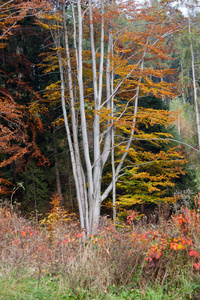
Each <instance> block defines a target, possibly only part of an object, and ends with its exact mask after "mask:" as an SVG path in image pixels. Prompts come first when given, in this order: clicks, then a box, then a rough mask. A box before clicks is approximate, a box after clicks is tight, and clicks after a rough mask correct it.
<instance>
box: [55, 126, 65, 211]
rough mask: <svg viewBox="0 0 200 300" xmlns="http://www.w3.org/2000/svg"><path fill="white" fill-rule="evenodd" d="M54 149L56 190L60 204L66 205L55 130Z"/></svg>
mask: <svg viewBox="0 0 200 300" xmlns="http://www.w3.org/2000/svg"><path fill="white" fill-rule="evenodd" d="M53 149H54V160H55V175H56V189H57V193H58V195H59V196H60V198H61V202H60V204H61V205H63V204H64V198H63V194H62V189H61V183H60V172H59V167H58V157H57V154H58V151H57V145H56V140H55V131H54V130H53Z"/></svg>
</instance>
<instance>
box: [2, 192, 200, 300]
mask: <svg viewBox="0 0 200 300" xmlns="http://www.w3.org/2000/svg"><path fill="white" fill-rule="evenodd" d="M52 205H53V207H52V211H51V212H50V213H49V214H48V215H47V217H46V218H45V219H44V220H42V221H41V222H40V224H38V223H37V222H34V221H33V220H32V221H29V220H27V219H25V218H23V217H21V216H20V215H19V214H18V213H17V212H14V211H13V210H10V208H9V207H7V206H6V205H4V204H2V205H1V208H0V228H1V231H0V291H1V292H0V299H155V300H158V299H176V300H178V299H194V300H195V299H196V300H198V299H199V295H200V212H199V206H200V201H199V196H198V197H196V198H195V208H194V209H193V210H190V209H189V208H187V207H184V208H183V207H182V208H181V210H180V211H179V212H178V213H177V214H176V215H173V216H172V217H171V218H170V219H169V220H164V219H163V218H160V222H159V224H144V223H142V222H141V221H140V220H134V215H133V214H131V216H129V217H128V219H127V222H124V223H120V224H119V225H120V226H119V227H114V226H113V224H112V223H111V222H110V220H108V219H107V218H102V220H101V225H100V228H99V233H98V235H96V236H90V237H89V238H88V239H84V234H83V232H81V231H80V227H79V222H78V221H77V220H76V218H75V216H74V215H70V214H68V213H67V212H66V211H65V210H63V209H62V208H61V207H60V206H59V198H58V196H55V197H54V198H53V199H52Z"/></svg>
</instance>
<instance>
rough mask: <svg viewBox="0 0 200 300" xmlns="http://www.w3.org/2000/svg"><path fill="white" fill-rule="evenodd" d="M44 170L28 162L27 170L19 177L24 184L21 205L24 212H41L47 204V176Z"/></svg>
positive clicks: (48, 187) (48, 186)
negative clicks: (24, 209)
mask: <svg viewBox="0 0 200 300" xmlns="http://www.w3.org/2000/svg"><path fill="white" fill-rule="evenodd" d="M45 171H46V170H45V169H44V170H43V169H42V168H41V167H38V166H36V164H35V163H34V162H30V163H29V165H28V167H27V170H26V171H25V172H23V173H22V175H21V176H20V179H21V181H23V183H24V188H25V191H24V192H23V194H22V196H23V199H24V200H23V202H22V205H23V206H24V208H26V211H29V212H30V211H32V210H34V209H36V210H42V209H44V206H45V204H47V203H49V193H50V191H51V190H50V185H49V178H50V177H49V176H48V177H47V174H46V172H45Z"/></svg>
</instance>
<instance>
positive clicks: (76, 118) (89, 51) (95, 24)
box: [38, 0, 179, 235]
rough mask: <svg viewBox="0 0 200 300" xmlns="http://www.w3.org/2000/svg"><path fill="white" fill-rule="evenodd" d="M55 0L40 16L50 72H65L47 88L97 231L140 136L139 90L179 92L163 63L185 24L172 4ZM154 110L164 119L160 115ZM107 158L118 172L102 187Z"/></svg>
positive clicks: (84, 222)
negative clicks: (48, 42)
mask: <svg viewBox="0 0 200 300" xmlns="http://www.w3.org/2000/svg"><path fill="white" fill-rule="evenodd" d="M48 4H51V9H49V8H48V9H46V11H45V10H44V11H43V12H41V13H40V15H39V18H38V24H40V25H41V26H43V27H44V28H45V29H47V30H49V31H50V32H51V35H52V39H53V42H54V46H53V49H51V56H48V58H47V59H46V62H48V64H49V65H51V67H48V68H47V69H46V72H48V71H50V70H55V69H56V68H58V69H59V74H60V80H59V81H58V82H57V83H54V85H50V86H48V87H47V89H46V96H48V97H49V99H53V98H54V99H55V98H56V97H57V98H58V97H60V99H61V103H62V112H63V121H64V126H65V129H66V136H67V140H68V145H69V150H70V157H71V163H72V170H73V176H74V181H75V187H76V195H77V201H78V207H79V215H80V223H81V228H82V229H83V230H84V231H85V232H86V234H87V235H88V234H90V233H95V232H96V231H97V228H98V225H99V218H100V209H101V204H102V202H103V201H104V200H105V199H106V198H107V197H108V195H109V193H110V192H112V191H113V195H114V196H113V207H114V208H115V183H116V182H117V180H118V179H119V178H120V176H121V174H122V173H123V165H124V161H125V159H126V157H127V154H128V152H129V150H130V149H132V146H133V143H134V137H135V135H137V137H138V131H137V118H138V101H139V97H141V96H145V95H152V94H153V95H154V96H156V97H165V96H169V97H170V96H172V95H173V91H172V90H173V87H172V86H171V85H170V84H168V83H167V82H165V81H164V78H166V76H168V75H170V74H171V73H173V71H172V70H169V69H165V68H161V67H160V63H161V62H163V60H165V59H168V58H169V57H168V53H169V49H168V47H167V46H166V43H165V42H166V39H167V37H168V36H169V35H171V34H173V33H175V32H176V31H178V30H179V24H177V23H176V22H174V21H173V13H172V12H171V14H170V15H169V14H167V12H166V10H167V9H170V8H167V6H165V5H164V6H163V7H162V6H159V13H158V11H157V10H156V8H154V7H152V6H151V5H150V4H149V6H148V7H141V6H140V7H139V6H138V4H137V3H135V2H134V1H132V0H128V1H123V2H121V1H115V0H96V1H92V0H89V1H83V0H82V1H81V0H69V1H63V0H60V1H48ZM152 61H153V62H154V67H153V64H152ZM155 66H156V67H155ZM152 78H157V80H153V79H152ZM59 86H60V87H59ZM53 88H54V90H55V89H58V88H59V89H60V93H58V92H56V93H54V91H53ZM152 114H153V112H152ZM152 117H153V119H154V122H155V123H156V122H157V123H159V122H161V117H160V116H159V117H156V115H152ZM166 122H167V121H166ZM123 134H124V135H125V137H124V138H122V135H123ZM152 137H153V136H152ZM155 137H158V135H157V136H154V138H155ZM119 145H120V148H117V147H118V146H119ZM115 149H118V158H117V160H116V155H115ZM119 149H120V150H119ZM120 155H121V156H120ZM108 162H111V165H112V176H111V177H112V178H111V179H110V182H107V185H106V186H105V184H104V186H105V188H104V189H103V190H102V178H103V174H104V170H105V166H106V164H107V163H108ZM114 216H116V211H115V209H114Z"/></svg>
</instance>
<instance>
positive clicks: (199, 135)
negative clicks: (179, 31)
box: [188, 16, 200, 150]
mask: <svg viewBox="0 0 200 300" xmlns="http://www.w3.org/2000/svg"><path fill="white" fill-rule="evenodd" d="M188 22H189V26H188V27H189V40H190V50H191V60H192V61H191V63H192V80H193V89H194V105H195V114H196V125H197V139H198V148H199V150H200V118H199V105H198V99H197V86H196V77H195V66H194V51H193V44H192V37H191V22H190V16H189V17H188Z"/></svg>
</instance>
